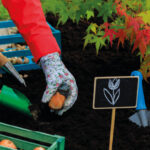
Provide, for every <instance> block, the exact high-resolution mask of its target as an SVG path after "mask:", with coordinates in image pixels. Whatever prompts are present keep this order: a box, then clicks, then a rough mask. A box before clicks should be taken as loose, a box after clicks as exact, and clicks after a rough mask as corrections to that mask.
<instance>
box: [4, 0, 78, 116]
mask: <svg viewBox="0 0 150 150" xmlns="http://www.w3.org/2000/svg"><path fill="white" fill-rule="evenodd" d="M2 3H3V5H4V6H5V8H6V9H7V10H8V12H9V15H10V17H11V19H12V20H13V22H14V23H15V24H16V26H17V28H18V30H19V32H20V34H21V35H22V36H23V38H24V39H25V41H26V43H27V44H28V46H29V48H30V50H31V52H32V55H33V56H34V60H35V62H36V63H38V64H39V65H40V66H41V67H42V69H43V72H44V74H45V78H46V82H47V86H46V90H45V91H44V94H43V97H42V102H43V103H47V102H49V101H50V99H51V98H52V96H53V95H54V94H55V93H56V92H57V90H58V89H60V88H61V90H63V89H65V88H66V87H67V88H68V89H69V92H68V96H67V98H66V100H65V102H64V105H63V107H62V109H61V110H59V111H55V112H56V113H57V114H58V115H62V114H63V113H64V112H66V111H67V110H68V109H70V108H71V107H72V106H73V104H74V103H75V101H76V99H77V95H78V88H77V85H76V81H75V78H74V76H73V75H72V74H71V73H70V72H69V70H68V69H67V68H66V67H65V65H64V63H63V62H62V60H61V59H60V54H61V51H60V48H59V46H58V44H57V42H56V40H55V38H54V36H53V35H52V31H51V29H50V28H49V26H48V24H47V22H46V19H45V16H44V13H43V10H42V7H41V2H40V0H9V1H8V0H2ZM12 6H13V7H12Z"/></svg>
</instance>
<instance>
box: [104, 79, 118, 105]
mask: <svg viewBox="0 0 150 150" xmlns="http://www.w3.org/2000/svg"><path fill="white" fill-rule="evenodd" d="M119 85H120V79H109V81H108V87H109V89H110V90H112V94H111V93H110V92H109V90H108V89H106V88H104V89H103V92H104V96H105V98H106V99H107V101H108V102H109V103H110V104H111V105H115V104H116V102H117V101H118V99H119V97H120V88H119ZM115 90H117V91H116V92H115Z"/></svg>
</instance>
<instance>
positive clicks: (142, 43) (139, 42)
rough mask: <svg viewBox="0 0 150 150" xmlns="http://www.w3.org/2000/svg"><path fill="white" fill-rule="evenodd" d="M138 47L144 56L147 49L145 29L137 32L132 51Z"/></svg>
mask: <svg viewBox="0 0 150 150" xmlns="http://www.w3.org/2000/svg"><path fill="white" fill-rule="evenodd" d="M138 47H139V49H140V51H141V54H142V56H143V57H144V54H145V52H146V49H147V43H146V36H145V35H144V30H139V31H138V32H137V33H136V39H135V42H134V46H133V49H132V52H134V51H135V49H137V48H138Z"/></svg>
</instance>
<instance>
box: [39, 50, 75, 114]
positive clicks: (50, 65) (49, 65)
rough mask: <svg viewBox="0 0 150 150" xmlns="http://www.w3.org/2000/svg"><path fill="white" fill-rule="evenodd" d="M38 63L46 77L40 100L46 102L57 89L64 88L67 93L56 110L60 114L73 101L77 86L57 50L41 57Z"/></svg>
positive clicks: (69, 106) (68, 107) (71, 104)
mask: <svg viewBox="0 0 150 150" xmlns="http://www.w3.org/2000/svg"><path fill="white" fill-rule="evenodd" d="M40 65H41V67H42V69H43V72H44V74H45V77H46V82H47V87H46V90H45V92H44V94H43V97H42V102H43V103H47V102H49V101H50V99H51V98H52V96H53V95H54V94H55V93H56V91H57V90H58V89H61V90H63V89H64V90H66V88H68V95H67V98H66V100H65V103H64V106H63V108H62V109H61V110H59V111H56V113H57V114H58V115H62V114H63V113H64V112H66V111H67V110H68V109H70V108H71V107H72V106H73V104H74V103H75V101H76V99H77V95H78V88H77V85H76V81H75V78H74V77H73V75H72V74H71V73H70V72H69V71H68V69H67V68H66V67H65V65H64V64H63V62H62V61H61V59H60V56H59V54H58V53H57V52H55V53H52V54H48V55H46V56H43V57H41V59H40Z"/></svg>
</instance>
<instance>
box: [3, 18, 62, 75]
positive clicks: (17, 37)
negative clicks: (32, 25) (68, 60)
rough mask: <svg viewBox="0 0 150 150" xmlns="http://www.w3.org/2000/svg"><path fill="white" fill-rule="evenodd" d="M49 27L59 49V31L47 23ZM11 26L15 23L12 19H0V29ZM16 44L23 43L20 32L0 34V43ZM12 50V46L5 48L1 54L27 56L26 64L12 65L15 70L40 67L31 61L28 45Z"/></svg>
mask: <svg viewBox="0 0 150 150" xmlns="http://www.w3.org/2000/svg"><path fill="white" fill-rule="evenodd" d="M48 25H49V27H50V28H51V30H52V33H53V35H54V37H55V39H56V41H57V43H58V45H59V47H60V49H61V32H60V31H59V30H56V29H55V28H54V27H52V26H51V25H50V24H49V23H48ZM11 27H16V26H15V24H14V23H13V21H12V20H8V21H0V29H1V28H11ZM13 43H14V44H16V43H25V40H24V38H23V37H22V36H21V34H20V33H17V34H10V35H2V36H0V45H4V44H13ZM11 49H12V50H13V48H6V49H5V51H4V52H2V53H3V55H5V56H7V57H20V56H25V57H27V58H29V63H28V64H17V65H14V67H15V68H16V70H17V71H26V70H35V69H40V66H39V65H37V64H35V63H34V62H33V61H32V57H33V56H32V54H31V51H30V50H29V48H28V46H26V48H25V49H24V50H17V51H10V50H11ZM0 73H5V72H4V71H3V70H2V69H0Z"/></svg>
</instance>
